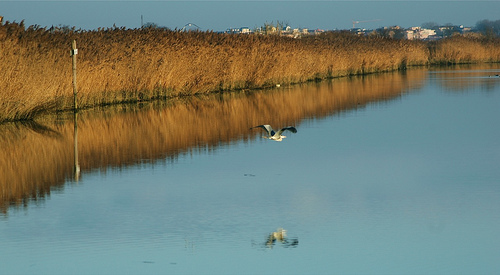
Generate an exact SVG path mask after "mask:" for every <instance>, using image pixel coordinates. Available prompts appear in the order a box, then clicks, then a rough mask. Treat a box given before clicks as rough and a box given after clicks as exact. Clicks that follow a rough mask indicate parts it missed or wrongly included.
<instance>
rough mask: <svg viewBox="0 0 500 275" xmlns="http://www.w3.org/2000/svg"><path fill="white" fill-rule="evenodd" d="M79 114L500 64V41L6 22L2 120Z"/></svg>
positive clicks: (1, 37) (1, 39)
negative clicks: (64, 26) (74, 75)
mask: <svg viewBox="0 0 500 275" xmlns="http://www.w3.org/2000/svg"><path fill="white" fill-rule="evenodd" d="M72 40H76V41H77V48H78V55H77V59H78V61H77V86H78V96H77V100H78V106H79V109H87V108H92V107H96V106H107V105H114V104H122V103H135V102H147V101H154V100H165V99H170V98H176V97H183V96H191V95H198V94H210V93H226V92H234V91H241V90H254V89H264V88H269V87H274V86H276V85H277V84H279V85H281V86H286V85H293V84H298V83H305V82H310V81H321V80H324V79H334V78H338V77H346V76H354V75H366V74H372V73H381V72H390V71H398V70H406V69H411V68H412V67H422V66H435V65H438V66H442V65H450V64H476V63H497V62H500V39H499V38H494V39H492V38H482V37H464V36H456V37H451V38H448V39H444V40H440V41H434V42H424V41H413V40H393V39H387V38H380V37H360V36H356V35H353V34H350V33H345V32H329V33H324V34H322V35H317V36H313V37H308V38H302V39H293V38H287V37H277V36H273V35H266V36H264V35H255V34H252V35H234V34H217V33H213V32H179V31H171V30H161V29H153V28H149V29H119V28H115V29H106V30H98V31H74V30H71V31H64V32H62V31H54V30H46V29H41V28H37V27H33V26H30V27H28V28H25V27H24V26H21V25H20V24H17V23H9V24H4V25H0V48H2V49H3V50H2V51H0V59H2V60H3V62H2V63H1V64H0V83H2V86H3V87H4V89H3V90H2V91H0V99H1V102H2V103H0V106H1V108H0V123H4V122H8V121H22V120H33V119H35V118H36V117H37V116H39V115H41V114H44V113H55V112H61V111H70V110H72V109H73V88H72V70H71V56H70V49H71V41H72Z"/></svg>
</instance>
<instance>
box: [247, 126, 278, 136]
mask: <svg viewBox="0 0 500 275" xmlns="http://www.w3.org/2000/svg"><path fill="white" fill-rule="evenodd" d="M253 128H262V129H264V130H266V132H267V134H268V135H269V136H274V134H275V132H274V130H273V128H272V127H271V125H267V124H266V125H257V126H255V127H252V128H250V129H253Z"/></svg>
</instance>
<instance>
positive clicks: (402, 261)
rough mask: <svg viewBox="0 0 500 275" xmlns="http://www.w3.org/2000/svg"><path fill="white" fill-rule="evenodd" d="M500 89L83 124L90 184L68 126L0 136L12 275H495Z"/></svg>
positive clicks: (185, 105) (452, 89)
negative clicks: (270, 136) (265, 131)
mask: <svg viewBox="0 0 500 275" xmlns="http://www.w3.org/2000/svg"><path fill="white" fill-rule="evenodd" d="M498 73H500V67H499V66H493V67H482V68H481V67H480V68H478V67H465V68H455V69H451V68H444V69H443V68H440V69H430V70H414V71H411V70H410V71H408V72H407V73H406V74H398V73H395V74H384V75H378V76H369V77H365V78H355V79H342V80H334V81H332V82H325V83H320V84H308V85H302V86H296V87H292V88H290V87H289V88H280V89H273V90H270V91H260V92H255V93H247V94H238V95H231V96H229V97H228V98H214V99H197V101H196V102H193V101H189V102H178V103H175V104H171V105H168V106H165V105H162V106H149V105H148V106H143V107H142V108H138V109H136V108H129V109H130V110H129V109H127V108H128V107H127V108H125V107H124V108H123V109H119V110H113V111H111V110H102V111H95V112H86V113H85V112H84V113H82V114H80V115H79V118H78V142H77V144H78V147H77V151H78V160H79V165H80V166H81V176H80V178H79V180H75V179H74V173H73V167H72V165H73V159H74V155H73V153H74V150H73V148H74V147H73V146H74V144H73V142H74V139H73V138H74V133H73V129H74V127H73V125H74V124H73V121H72V120H71V119H67V118H55V119H52V120H51V121H47V122H43V123H40V124H41V125H17V124H16V125H3V126H2V127H3V128H0V133H1V135H0V137H1V138H2V139H1V140H2V142H3V144H4V145H3V147H2V151H3V153H2V154H3V155H2V158H4V161H3V162H0V163H1V164H2V165H3V166H4V167H3V170H1V171H3V172H2V173H4V174H9V175H7V176H5V175H4V176H3V178H2V179H1V180H0V181H4V182H0V183H1V184H2V190H1V192H2V193H3V194H2V197H1V198H2V200H3V201H2V205H4V206H3V214H0V273H1V274H79V273H82V274H89V273H90V274H95V273H100V274H103V273H104V274H107V273H109V274H186V273H189V274H206V273H213V274H223V273H230V274H246V273H250V274H266V273H269V274H277V273H278V274H279V273H284V274H332V273H333V274H349V273H355V274H391V273H394V274H403V273H404V274H410V273H414V274H498V272H499V270H500V233H499V232H500V231H499V228H500V211H499V210H500V124H499V121H498V118H500V78H498V77H497V78H495V77H489V76H490V75H495V74H498ZM332 94H337V95H335V96H332ZM311 96H312V97H315V99H314V100H311V102H310V101H308V98H310V97H311ZM256 103H259V104H256ZM268 105H269V106H268ZM280 105H285V106H280ZM274 107H277V108H276V109H274V110H273V109H272V108H274ZM183 110H185V111H186V113H182V112H183ZM239 110H242V111H239ZM280 110H281V111H280ZM210 114H213V117H212V116H211V115H210ZM176 115H177V116H176ZM180 117H182V120H181V118H180ZM267 123H271V124H273V126H274V127H275V128H278V127H281V126H286V125H294V126H296V128H297V129H298V133H296V134H292V133H289V132H288V133H287V138H286V139H285V140H284V141H282V142H275V141H270V140H265V139H261V138H260V136H261V134H262V133H261V131H260V129H256V130H248V128H249V127H251V126H255V125H257V124H267ZM190 127H192V128H190ZM30 146H31V147H33V148H31V147H30ZM5 158H9V159H8V160H7V161H6V160H5ZM9 171H10V172H9ZM0 177H2V176H0ZM281 228H282V229H284V230H286V234H285V235H284V236H281V235H280V232H282V231H281ZM273 233H274V234H273Z"/></svg>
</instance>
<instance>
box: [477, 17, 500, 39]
mask: <svg viewBox="0 0 500 275" xmlns="http://www.w3.org/2000/svg"><path fill="white" fill-rule="evenodd" d="M475 29H476V31H477V32H481V33H483V34H485V35H486V36H500V20H495V21H490V20H487V19H485V20H481V21H478V22H477V23H476V28H475Z"/></svg>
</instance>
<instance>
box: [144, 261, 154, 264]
mask: <svg viewBox="0 0 500 275" xmlns="http://www.w3.org/2000/svg"><path fill="white" fill-rule="evenodd" d="M142 263H143V264H154V263H155V262H153V261H142Z"/></svg>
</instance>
